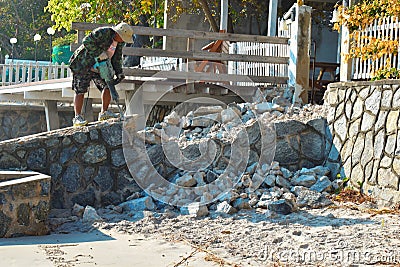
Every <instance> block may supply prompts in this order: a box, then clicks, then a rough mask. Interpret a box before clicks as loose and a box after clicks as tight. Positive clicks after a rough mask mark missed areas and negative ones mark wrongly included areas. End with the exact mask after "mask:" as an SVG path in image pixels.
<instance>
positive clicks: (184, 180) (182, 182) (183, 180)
mask: <svg viewBox="0 0 400 267" xmlns="http://www.w3.org/2000/svg"><path fill="white" fill-rule="evenodd" d="M196 183H197V182H196V179H194V178H193V176H192V175H190V174H189V173H186V174H184V175H183V176H181V177H178V178H177V179H176V184H177V185H179V186H185V187H192V186H195V185H196Z"/></svg>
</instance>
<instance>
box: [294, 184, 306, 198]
mask: <svg viewBox="0 0 400 267" xmlns="http://www.w3.org/2000/svg"><path fill="white" fill-rule="evenodd" d="M303 190H308V188H307V187H304V186H301V185H296V186H293V187H292V188H290V192H292V193H293V194H294V195H295V196H296V197H297V196H298V195H299V194H300V192H301V191H303Z"/></svg>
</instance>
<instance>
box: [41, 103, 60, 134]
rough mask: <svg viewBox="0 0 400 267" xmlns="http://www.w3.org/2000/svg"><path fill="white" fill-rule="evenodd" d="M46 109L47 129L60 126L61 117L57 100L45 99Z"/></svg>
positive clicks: (54, 128)
mask: <svg viewBox="0 0 400 267" xmlns="http://www.w3.org/2000/svg"><path fill="white" fill-rule="evenodd" d="M44 108H45V109H44V110H45V114H46V124H47V131H51V130H56V129H59V128H60V119H59V118H58V110H57V101H54V100H45V101H44Z"/></svg>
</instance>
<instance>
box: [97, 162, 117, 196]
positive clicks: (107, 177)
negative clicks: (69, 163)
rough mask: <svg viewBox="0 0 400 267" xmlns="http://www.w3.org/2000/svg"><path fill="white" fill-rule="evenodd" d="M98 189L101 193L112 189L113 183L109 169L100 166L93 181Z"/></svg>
mask: <svg viewBox="0 0 400 267" xmlns="http://www.w3.org/2000/svg"><path fill="white" fill-rule="evenodd" d="M93 180H94V181H95V182H96V183H97V184H98V185H99V187H100V190H101V191H103V192H104V191H107V190H109V189H111V188H112V186H113V184H114V181H113V178H112V176H111V171H110V167H108V166H100V167H99V171H98V172H97V175H96V176H95V177H94V179H93Z"/></svg>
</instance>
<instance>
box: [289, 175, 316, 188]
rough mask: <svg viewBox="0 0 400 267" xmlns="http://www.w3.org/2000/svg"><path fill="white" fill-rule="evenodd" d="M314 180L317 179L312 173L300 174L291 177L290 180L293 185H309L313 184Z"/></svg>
mask: <svg viewBox="0 0 400 267" xmlns="http://www.w3.org/2000/svg"><path fill="white" fill-rule="evenodd" d="M316 181H317V179H316V178H315V176H314V175H300V176H298V177H295V178H294V179H292V181H291V182H292V184H293V185H301V186H305V187H311V186H312V185H313V184H315V182H316Z"/></svg>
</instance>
